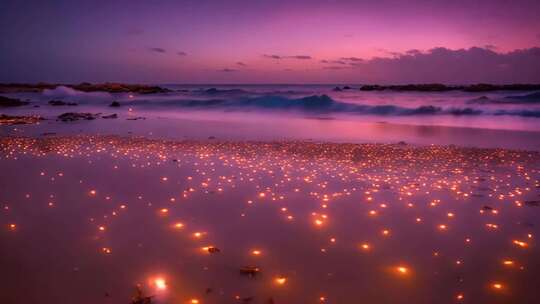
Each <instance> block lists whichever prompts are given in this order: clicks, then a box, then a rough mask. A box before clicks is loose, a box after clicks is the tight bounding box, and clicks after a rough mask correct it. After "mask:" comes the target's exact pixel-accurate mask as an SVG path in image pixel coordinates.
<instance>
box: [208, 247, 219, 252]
mask: <svg viewBox="0 0 540 304" xmlns="http://www.w3.org/2000/svg"><path fill="white" fill-rule="evenodd" d="M207 250H208V252H210V253H220V252H221V250H220V249H219V248H217V247H214V246H210V247H208V249H207Z"/></svg>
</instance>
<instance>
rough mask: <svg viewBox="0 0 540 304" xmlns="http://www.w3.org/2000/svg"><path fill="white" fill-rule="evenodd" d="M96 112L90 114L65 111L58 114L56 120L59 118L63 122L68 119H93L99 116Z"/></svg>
mask: <svg viewBox="0 0 540 304" xmlns="http://www.w3.org/2000/svg"><path fill="white" fill-rule="evenodd" d="M99 115H100V114H99V113H98V114H92V113H75V112H67V113H63V114H61V115H59V116H58V117H57V119H56V120H60V121H63V122H68V121H77V120H94V119H96V118H98V117H99Z"/></svg>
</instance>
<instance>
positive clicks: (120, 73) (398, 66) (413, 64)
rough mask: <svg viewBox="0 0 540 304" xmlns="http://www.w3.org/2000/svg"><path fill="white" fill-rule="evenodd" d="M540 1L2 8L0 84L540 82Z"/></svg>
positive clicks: (25, 4) (5, 1)
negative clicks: (120, 82)
mask: <svg viewBox="0 0 540 304" xmlns="http://www.w3.org/2000/svg"><path fill="white" fill-rule="evenodd" d="M539 16H540V1H538V0H536V1H528V0H517V1H507V0H505V1H501V0H492V1H473V0H469V1H436V0H431V1H384V0H382V1H320V0H301V1H292V0H289V1H257V0H228V1H204V0H193V1H99V0H98V1H74V0H71V1H54V0H48V1H37V0H27V1H15V0H2V1H0V38H1V41H2V44H1V46H0V66H1V67H2V68H1V69H0V81H2V82H15V81H17V82H28V81H30V82H35V81H49V82H80V81H90V82H96V81H122V82H147V83H367V82H369V83H374V82H376V83H409V82H411V83H414V82H446V83H469V82H504V83H507V82H540V49H539V48H535V47H537V46H540V17H539Z"/></svg>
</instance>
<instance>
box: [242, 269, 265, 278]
mask: <svg viewBox="0 0 540 304" xmlns="http://www.w3.org/2000/svg"><path fill="white" fill-rule="evenodd" d="M260 271H261V269H260V268H259V267H256V266H244V267H241V268H240V274H242V275H247V276H250V277H254V276H256V275H257V274H258V273H260Z"/></svg>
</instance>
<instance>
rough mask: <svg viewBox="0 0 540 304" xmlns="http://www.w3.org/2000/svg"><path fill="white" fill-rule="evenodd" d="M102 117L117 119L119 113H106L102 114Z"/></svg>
mask: <svg viewBox="0 0 540 304" xmlns="http://www.w3.org/2000/svg"><path fill="white" fill-rule="evenodd" d="M101 118H104V119H116V118H118V114H111V115H104V116H101Z"/></svg>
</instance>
